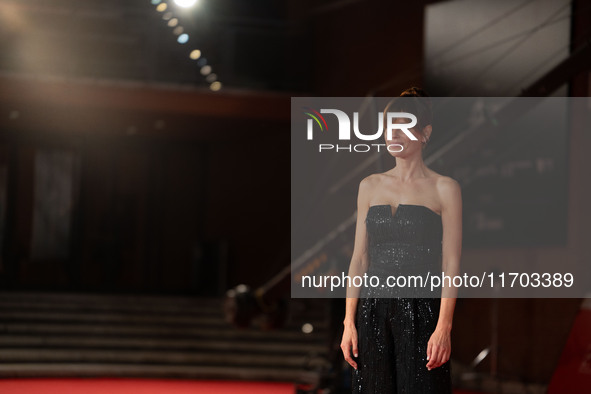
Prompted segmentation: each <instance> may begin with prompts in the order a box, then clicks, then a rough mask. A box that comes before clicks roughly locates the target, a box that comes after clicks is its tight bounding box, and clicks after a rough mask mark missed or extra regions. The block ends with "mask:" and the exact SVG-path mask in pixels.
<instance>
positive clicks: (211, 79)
mask: <svg viewBox="0 0 591 394" xmlns="http://www.w3.org/2000/svg"><path fill="white" fill-rule="evenodd" d="M216 79H218V76H217V75H216V74H215V73H211V74H209V75H208V76H207V77H206V78H205V80H206V81H207V82H209V83H212V82H214V81H215V80H216Z"/></svg>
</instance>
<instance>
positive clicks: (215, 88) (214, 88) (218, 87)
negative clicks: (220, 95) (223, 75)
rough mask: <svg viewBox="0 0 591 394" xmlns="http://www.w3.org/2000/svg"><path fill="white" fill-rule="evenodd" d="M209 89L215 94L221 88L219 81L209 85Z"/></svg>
mask: <svg viewBox="0 0 591 394" xmlns="http://www.w3.org/2000/svg"><path fill="white" fill-rule="evenodd" d="M209 88H210V89H211V90H213V91H214V92H217V91H218V90H220V89H221V88H222V83H221V82H219V81H215V82H213V83H212V84H211V85H209Z"/></svg>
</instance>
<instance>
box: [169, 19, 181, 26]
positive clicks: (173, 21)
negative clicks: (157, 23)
mask: <svg viewBox="0 0 591 394" xmlns="http://www.w3.org/2000/svg"><path fill="white" fill-rule="evenodd" d="M178 24H179V20H178V19H177V18H172V19H171V20H169V21H168V26H170V27H175V26H176V25H178Z"/></svg>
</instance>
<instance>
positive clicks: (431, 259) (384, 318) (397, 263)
mask: <svg viewBox="0 0 591 394" xmlns="http://www.w3.org/2000/svg"><path fill="white" fill-rule="evenodd" d="M393 209H395V212H394V213H392V210H393ZM365 223H366V226H367V236H368V252H369V259H370V265H369V269H368V275H376V276H378V277H379V278H380V280H383V281H385V278H386V277H387V276H388V275H400V274H404V275H408V274H409V273H410V274H418V273H420V274H425V273H426V272H427V271H431V272H433V273H435V272H441V240H442V233H443V231H442V222H441V216H439V215H438V214H437V213H435V212H434V211H432V210H431V209H430V208H427V207H426V206H423V205H412V204H399V205H398V206H397V207H396V208H393V207H392V206H390V205H374V206H371V207H370V208H369V211H368V213H367V218H366V220H365ZM405 294H406V295H407V297H399V296H398V295H399V294H398V293H397V292H396V290H395V289H394V288H391V287H377V288H374V287H367V288H362V289H361V294H360V298H359V302H358V306H357V313H356V317H355V319H356V321H355V325H356V328H357V335H358V350H359V357H358V358H357V359H356V361H357V365H358V369H357V370H355V369H353V378H352V392H353V393H356V394H360V393H372V394H374V393H380V394H382V393H384V394H385V393H408V394H428V393H429V394H434V393H442V394H446V393H452V384H451V368H450V362H449V360H448V361H447V362H446V363H445V364H443V365H442V366H440V367H437V368H434V369H431V371H429V370H428V369H427V367H426V365H427V362H428V360H427V343H428V341H429V338H430V337H431V334H432V333H433V331H434V330H435V327H436V325H437V319H438V317H439V308H440V302H441V300H440V298H438V297H408V293H405ZM439 294H440V293H439Z"/></svg>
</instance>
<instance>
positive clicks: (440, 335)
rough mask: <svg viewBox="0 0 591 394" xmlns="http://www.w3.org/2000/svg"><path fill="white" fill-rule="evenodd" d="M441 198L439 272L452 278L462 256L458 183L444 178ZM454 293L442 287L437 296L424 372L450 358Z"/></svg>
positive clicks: (456, 272)
mask: <svg viewBox="0 0 591 394" xmlns="http://www.w3.org/2000/svg"><path fill="white" fill-rule="evenodd" d="M437 189H438V192H439V195H440V196H441V201H442V209H441V220H442V223H443V238H442V267H441V269H442V272H443V274H444V275H446V276H449V277H452V278H453V277H454V276H456V275H459V274H460V258H461V254H462V192H461V188H460V185H459V183H458V182H457V181H456V180H454V179H452V178H449V177H445V178H444V179H442V180H441V181H440V183H439V184H438V187H437ZM456 297H457V289H456V288H455V287H453V286H446V285H445V282H444V285H443V286H442V292H441V307H440V310H439V319H438V320H437V326H436V328H435V331H434V332H433V335H432V336H431V339H429V344H428V345H427V359H428V360H429V362H428V363H427V368H428V369H432V368H436V367H439V366H440V365H442V364H444V363H445V362H447V360H449V357H450V355H451V329H452V325H453V324H452V322H453V314H454V309H455V305H456Z"/></svg>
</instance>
